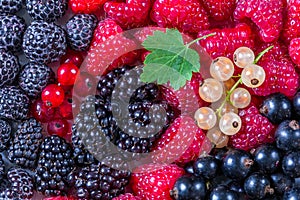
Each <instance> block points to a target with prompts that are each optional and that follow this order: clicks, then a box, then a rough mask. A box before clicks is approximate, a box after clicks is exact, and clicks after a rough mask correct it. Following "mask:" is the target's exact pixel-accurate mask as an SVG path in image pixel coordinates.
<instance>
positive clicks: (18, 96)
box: [0, 86, 29, 120]
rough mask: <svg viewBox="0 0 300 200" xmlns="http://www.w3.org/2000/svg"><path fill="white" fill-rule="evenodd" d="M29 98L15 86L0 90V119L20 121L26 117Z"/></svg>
mask: <svg viewBox="0 0 300 200" xmlns="http://www.w3.org/2000/svg"><path fill="white" fill-rule="evenodd" d="M28 111H29V98H28V97H27V96H26V95H25V94H24V93H23V91H22V90H21V89H19V88H18V87H16V86H8V87H4V88H0V117H1V118H6V119H12V120H21V119H25V118H26V117H27V114H28Z"/></svg>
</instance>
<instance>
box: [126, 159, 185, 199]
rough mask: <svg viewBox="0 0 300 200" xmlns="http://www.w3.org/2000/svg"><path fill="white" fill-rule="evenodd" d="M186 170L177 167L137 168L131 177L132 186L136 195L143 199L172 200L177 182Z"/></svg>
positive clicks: (153, 166) (146, 166)
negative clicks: (172, 193) (171, 192)
mask: <svg viewBox="0 0 300 200" xmlns="http://www.w3.org/2000/svg"><path fill="white" fill-rule="evenodd" d="M183 174H184V170H183V169H182V168H180V167H178V166H176V165H172V164H171V165H155V164H149V165H144V166H140V167H139V168H137V169H136V170H135V171H134V173H133V174H132V176H131V186H132V189H133V191H134V194H135V195H138V196H140V197H142V199H164V200H172V198H171V197H170V190H172V188H173V186H174V184H175V182H176V180H177V179H178V178H179V177H181V176H182V175H183Z"/></svg>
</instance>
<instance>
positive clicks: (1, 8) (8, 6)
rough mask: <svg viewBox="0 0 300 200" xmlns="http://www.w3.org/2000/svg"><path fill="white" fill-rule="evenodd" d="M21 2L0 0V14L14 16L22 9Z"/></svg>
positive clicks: (20, 0) (19, 0)
mask: <svg viewBox="0 0 300 200" xmlns="http://www.w3.org/2000/svg"><path fill="white" fill-rule="evenodd" d="M22 3H23V2H22V0H0V12H1V13H10V14H14V13H16V12H18V11H19V10H20V9H21V8H22Z"/></svg>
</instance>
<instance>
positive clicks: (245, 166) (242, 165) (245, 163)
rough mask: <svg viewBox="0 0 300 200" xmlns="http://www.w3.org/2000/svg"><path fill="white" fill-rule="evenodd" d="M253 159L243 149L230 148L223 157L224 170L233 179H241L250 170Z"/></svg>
mask: <svg viewBox="0 0 300 200" xmlns="http://www.w3.org/2000/svg"><path fill="white" fill-rule="evenodd" d="M252 165H253V160H252V159H251V157H250V155H249V154H248V153H247V152H246V151H243V150H236V149H233V150H230V151H228V152H227V155H226V156H225V158H224V159H223V164H222V171H223V173H224V175H225V176H227V177H229V178H231V179H237V180H241V179H243V178H245V177H246V176H247V175H248V173H249V172H250V169H251V166H252Z"/></svg>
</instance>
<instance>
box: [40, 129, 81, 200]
mask: <svg viewBox="0 0 300 200" xmlns="http://www.w3.org/2000/svg"><path fill="white" fill-rule="evenodd" d="M72 154H73V152H72V148H71V146H70V145H69V144H68V143H67V142H66V141H65V140H64V139H63V138H61V137H59V136H56V135H53V136H49V137H46V138H45V139H44V140H43V142H42V143H41V145H40V153H39V159H38V162H37V167H36V169H35V173H36V177H35V182H36V185H37V191H38V192H41V193H42V194H44V195H45V196H59V195H64V194H66V193H67V191H68V190H69V185H68V183H67V176H68V174H69V173H70V172H71V171H72V170H73V168H74V164H75V163H74V160H73V157H72Z"/></svg>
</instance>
